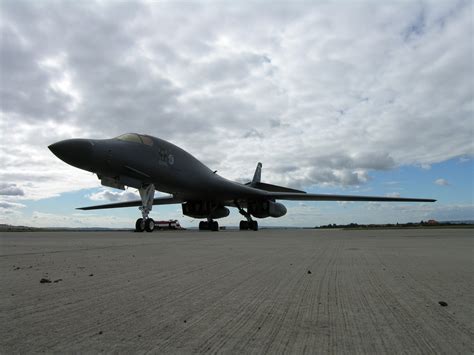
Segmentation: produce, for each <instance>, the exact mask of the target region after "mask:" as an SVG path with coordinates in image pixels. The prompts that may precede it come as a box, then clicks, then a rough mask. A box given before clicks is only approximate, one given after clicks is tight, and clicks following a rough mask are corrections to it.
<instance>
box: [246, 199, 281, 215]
mask: <svg viewBox="0 0 474 355" xmlns="http://www.w3.org/2000/svg"><path fill="white" fill-rule="evenodd" d="M248 211H249V213H250V214H251V215H252V216H254V217H257V218H266V217H276V218H277V217H282V216H284V215H285V214H286V207H285V205H284V204H282V203H279V202H274V201H252V202H249V204H248Z"/></svg>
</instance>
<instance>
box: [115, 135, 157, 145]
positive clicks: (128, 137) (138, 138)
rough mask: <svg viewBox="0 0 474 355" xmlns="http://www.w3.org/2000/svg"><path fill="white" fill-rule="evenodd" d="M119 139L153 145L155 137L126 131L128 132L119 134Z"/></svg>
mask: <svg viewBox="0 0 474 355" xmlns="http://www.w3.org/2000/svg"><path fill="white" fill-rule="evenodd" d="M117 139H118V140H121V141H125V142H135V143H141V144H146V145H149V146H152V145H153V139H151V137H149V136H145V135H143V134H136V133H126V134H122V135H121V136H118V137H117Z"/></svg>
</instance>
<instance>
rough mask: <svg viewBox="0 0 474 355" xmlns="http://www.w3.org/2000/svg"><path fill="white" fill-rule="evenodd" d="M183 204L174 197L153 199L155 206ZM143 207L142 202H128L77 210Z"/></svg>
mask: <svg viewBox="0 0 474 355" xmlns="http://www.w3.org/2000/svg"><path fill="white" fill-rule="evenodd" d="M182 202H184V201H183V200H182V199H180V198H176V197H174V196H163V197H157V198H154V199H153V204H154V205H172V204H175V203H182ZM141 205H142V201H141V200H135V201H127V202H116V203H107V204H105V205H97V206H88V207H79V208H76V209H77V210H83V211H88V210H102V209H108V208H122V207H139V206H141Z"/></svg>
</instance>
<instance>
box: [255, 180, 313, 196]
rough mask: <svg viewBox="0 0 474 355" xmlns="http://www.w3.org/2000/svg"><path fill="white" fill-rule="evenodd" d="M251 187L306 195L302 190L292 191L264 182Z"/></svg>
mask: <svg viewBox="0 0 474 355" xmlns="http://www.w3.org/2000/svg"><path fill="white" fill-rule="evenodd" d="M250 186H251V187H253V188H255V189H260V190H265V191H271V192H295V193H300V194H305V193H306V192H304V191H301V190H295V189H290V188H289V187H283V186H278V185H271V184H265V183H264V182H257V183H252V184H250Z"/></svg>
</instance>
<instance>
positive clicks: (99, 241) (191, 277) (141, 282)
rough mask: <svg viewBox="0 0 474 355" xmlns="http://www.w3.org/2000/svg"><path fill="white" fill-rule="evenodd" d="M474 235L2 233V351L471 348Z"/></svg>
mask: <svg viewBox="0 0 474 355" xmlns="http://www.w3.org/2000/svg"><path fill="white" fill-rule="evenodd" d="M472 232H473V230H472V229H471V230H469V229H427V228H426V229H406V230H364V231H347V230H260V231H258V232H251V231H248V232H239V231H221V232H218V233H215V232H198V231H182V232H173V231H167V232H163V231H162V232H155V233H151V234H147V233H143V234H137V233H132V232H27V233H2V234H1V235H0V267H1V274H0V275H1V287H0V300H1V301H0V307H1V329H0V353H3V354H7V353H15V352H20V353H33V352H46V353H52V352H60V353H65V352H81V353H90V352H93V353H95V352H120V353H137V352H140V353H143V352H153V353H196V352H205V353H207V352H209V353H258V354H260V353H270V354H274V353H285V354H289V353H351V354H352V353H372V354H381V353H430V354H432V353H450V354H452V353H460V354H472V353H473V352H474V346H473V339H474V337H473V335H474V332H473V320H474V311H473V299H474V298H473V295H474V293H473V275H474V273H473V271H474V263H473V251H474V249H473V246H474V243H473V242H474V239H473V236H472ZM42 278H44V279H47V280H50V281H51V283H40V280H41V279H42ZM440 301H443V302H446V303H447V306H444V307H443V306H441V305H440V304H439V302H440Z"/></svg>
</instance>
